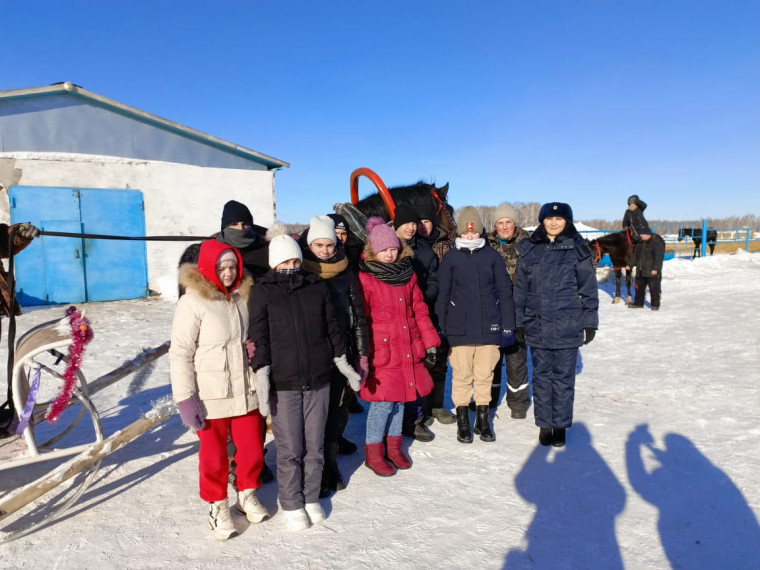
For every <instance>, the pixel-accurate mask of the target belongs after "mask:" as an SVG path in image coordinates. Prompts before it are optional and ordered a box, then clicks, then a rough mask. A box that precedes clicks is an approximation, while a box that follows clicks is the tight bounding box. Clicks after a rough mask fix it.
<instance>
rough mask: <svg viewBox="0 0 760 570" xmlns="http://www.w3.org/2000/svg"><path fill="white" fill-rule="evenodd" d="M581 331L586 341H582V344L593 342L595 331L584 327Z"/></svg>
mask: <svg viewBox="0 0 760 570" xmlns="http://www.w3.org/2000/svg"><path fill="white" fill-rule="evenodd" d="M583 331H584V332H585V333H586V340H584V341H583V344H588V343H590V342H591V341H592V340H594V337H595V336H596V330H594V329H592V328H591V327H586V328H584V329H583Z"/></svg>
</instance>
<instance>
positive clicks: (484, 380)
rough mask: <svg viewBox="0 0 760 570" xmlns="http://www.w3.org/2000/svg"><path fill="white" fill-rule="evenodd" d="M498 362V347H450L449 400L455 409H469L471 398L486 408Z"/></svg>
mask: <svg viewBox="0 0 760 570" xmlns="http://www.w3.org/2000/svg"><path fill="white" fill-rule="evenodd" d="M498 360H499V347H498V346H496V345H495V344H479V345H473V344H468V345H464V346H452V347H451V351H450V352H449V364H450V365H451V400H452V401H453V402H454V405H455V406H457V407H459V406H467V405H469V403H470V399H471V398H472V397H473V395H474V396H475V404H476V405H478V406H487V405H488V403H489V402H490V401H491V383H492V382H493V369H494V367H495V366H496V362H498Z"/></svg>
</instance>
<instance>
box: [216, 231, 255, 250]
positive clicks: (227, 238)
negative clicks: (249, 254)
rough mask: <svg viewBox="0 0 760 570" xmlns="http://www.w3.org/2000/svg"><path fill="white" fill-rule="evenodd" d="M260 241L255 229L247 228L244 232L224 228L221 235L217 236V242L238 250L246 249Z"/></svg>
mask: <svg viewBox="0 0 760 570" xmlns="http://www.w3.org/2000/svg"><path fill="white" fill-rule="evenodd" d="M258 239H259V236H257V235H256V232H254V231H253V228H246V229H244V230H238V229H236V228H224V229H223V230H222V231H221V232H219V235H217V236H216V241H220V242H222V243H226V244H227V245H231V246H232V247H235V248H237V249H245V248H246V247H249V246H252V245H254V244H255V243H256V242H257V241H258Z"/></svg>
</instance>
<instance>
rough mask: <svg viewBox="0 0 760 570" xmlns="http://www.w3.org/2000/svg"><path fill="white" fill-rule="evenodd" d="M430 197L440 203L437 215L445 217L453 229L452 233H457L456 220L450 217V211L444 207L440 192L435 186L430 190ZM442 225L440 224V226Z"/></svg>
mask: <svg viewBox="0 0 760 570" xmlns="http://www.w3.org/2000/svg"><path fill="white" fill-rule="evenodd" d="M430 195H431V196H432V197H433V198H435V201H436V202H438V209H437V210H436V211H435V215H436V216H437V215H438V214H441V217H442V218H443V217H445V218H446V219H447V220H448V222H449V227H451V231H452V232H454V233H456V227H457V225H456V223H454V220H453V219H452V218H451V216H449V212H448V210H446V208H444V207H443V200H441V197H440V196H439V195H438V191H437V190H436V188H435V186H433V188H432V189H431V190H430ZM439 225H440V224H439Z"/></svg>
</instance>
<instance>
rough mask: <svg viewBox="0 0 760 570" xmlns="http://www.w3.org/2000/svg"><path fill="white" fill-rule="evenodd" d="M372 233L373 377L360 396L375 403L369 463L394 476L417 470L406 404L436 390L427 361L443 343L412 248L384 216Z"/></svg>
mask: <svg viewBox="0 0 760 570" xmlns="http://www.w3.org/2000/svg"><path fill="white" fill-rule="evenodd" d="M367 235H368V240H367V245H366V246H365V248H364V252H363V253H362V259H361V261H360V262H359V280H360V281H361V284H362V289H363V293H364V308H365V311H366V312H367V328H368V330H369V337H370V342H369V346H370V363H369V375H368V376H367V380H366V381H365V382H364V384H363V385H362V388H361V392H360V393H359V395H360V396H361V398H362V399H364V400H366V401H368V402H370V407H369V413H368V415H367V435H366V445H365V448H364V451H365V454H366V457H367V459H366V463H365V465H366V466H367V467H369V468H370V469H372V470H373V471H374V472H375V473H377V474H378V475H381V476H383V477H388V476H390V475H394V474H395V473H396V469H395V468H394V466H395V467H397V468H399V469H408V468H409V467H411V466H412V463H411V461H410V460H409V457H407V455H406V454H405V453H404V452H403V450H402V449H401V442H402V440H403V436H402V435H401V427H402V422H403V419H404V403H405V402H411V401H414V400H415V399H416V398H417V394H418V393H419V394H420V395H421V396H426V395H428V394H429V393H430V391H431V390H432V389H433V380H432V378H431V377H430V374H429V373H428V371H427V369H426V368H425V365H424V364H423V359H425V358H426V356H427V357H428V358H434V355H435V347H437V346H438V345H440V343H441V340H440V338H439V337H438V333H437V332H436V330H435V328H434V327H433V323H432V322H431V321H430V317H429V316H428V308H427V305H426V304H425V300H424V298H423V296H422V291H420V288H419V287H418V286H417V277H416V276H415V274H414V270H413V269H412V258H413V257H414V253H413V252H412V250H411V248H410V247H409V246H407V245H403V246H402V244H401V242H400V241H399V239H398V237H397V236H396V232H394V231H393V229H392V228H391V227H389V226H387V225H386V224H385V222H384V221H383V220H382V219H381V218H377V217H372V218H370V219H369V220H368V221H367ZM388 460H390V463H389V461H388Z"/></svg>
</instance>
